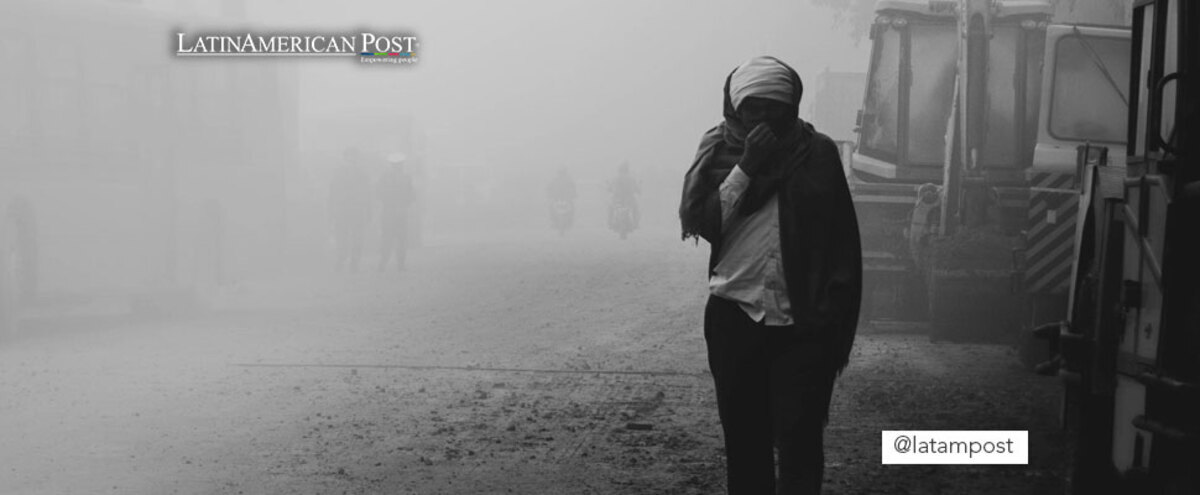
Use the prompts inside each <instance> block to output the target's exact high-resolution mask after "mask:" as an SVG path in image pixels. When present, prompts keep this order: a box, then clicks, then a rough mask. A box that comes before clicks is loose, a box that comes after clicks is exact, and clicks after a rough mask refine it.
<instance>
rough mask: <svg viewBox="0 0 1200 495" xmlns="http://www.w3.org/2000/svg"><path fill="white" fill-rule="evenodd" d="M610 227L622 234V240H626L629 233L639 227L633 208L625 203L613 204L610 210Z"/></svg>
mask: <svg viewBox="0 0 1200 495" xmlns="http://www.w3.org/2000/svg"><path fill="white" fill-rule="evenodd" d="M608 227H609V228H611V229H612V230H613V231H614V232H616V233H617V235H619V236H621V240H625V239H626V238H627V237H628V236H629V233H630V232H633V230H634V229H636V228H637V218H636V217H635V216H634V212H633V208H632V207H630V206H629V205H628V204H625V203H617V204H615V205H613V207H612V209H611V211H610V212H609V217H608Z"/></svg>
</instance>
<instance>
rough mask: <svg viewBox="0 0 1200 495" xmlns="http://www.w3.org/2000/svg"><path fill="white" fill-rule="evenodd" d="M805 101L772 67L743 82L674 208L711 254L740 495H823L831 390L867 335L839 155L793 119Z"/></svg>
mask: <svg viewBox="0 0 1200 495" xmlns="http://www.w3.org/2000/svg"><path fill="white" fill-rule="evenodd" d="M802 92H803V86H802V85H801V83H800V77H799V76H798V75H797V74H796V72H795V71H794V70H792V68H791V67H788V66H787V65H786V64H784V63H783V62H781V61H779V60H777V59H775V58H771V57H758V58H754V59H751V60H750V61H748V62H746V63H744V64H742V65H740V66H739V67H738V68H737V69H735V70H734V71H733V72H732V73H731V74H730V75H729V76H728V78H727V79H726V81H725V95H724V100H725V104H724V107H725V108H724V114H725V121H724V122H722V123H721V124H719V125H717V126H716V127H714V128H713V129H711V130H709V131H708V132H707V133H706V134H705V135H704V137H703V139H702V140H701V142H700V149H699V151H698V152H697V153H696V159H695V162H694V163H693V165H692V167H691V169H690V170H689V171H688V173H687V177H686V179H685V181H684V189H683V200H682V203H681V205H680V209H679V214H680V220H681V222H682V227H683V236H684V238H685V239H687V238H689V237H695V238H703V239H704V240H706V241H708V243H709V245H710V247H711V250H712V251H711V255H710V257H709V264H708V268H709V281H708V287H709V292H710V296H709V298H708V303H707V307H706V308H705V311H704V337H705V341H706V342H707V344H708V362H709V367H710V368H711V370H712V374H713V382H714V384H715V388H716V393H717V408H718V412H719V414H720V418H721V426H722V428H723V430H724V434H725V456H726V462H727V468H728V472H727V475H728V487H729V493H730V494H732V495H747V494H750V495H765V494H815V493H820V490H821V481H822V478H823V476H824V474H823V473H824V462H825V461H824V442H823V434H824V428H825V423H826V421H827V415H828V411H829V403H830V397H831V394H832V391H833V382H834V378H835V377H836V376H837V375H838V374H839V373H840V372H841V370H842V369H843V368H845V366H846V363H847V361H848V360H849V356H850V347H851V345H852V344H853V342H854V334H855V328H856V325H857V323H858V311H859V305H860V298H861V289H862V252H861V247H860V243H859V235H858V225H857V220H856V217H855V213H854V204H853V202H852V201H851V198H850V191H849V188H848V187H847V184H846V178H845V175H844V174H843V172H842V165H841V162H840V159H839V158H838V149H837V146H836V145H835V144H834V143H833V141H832V140H831V139H830V138H829V137H827V136H825V135H823V134H821V133H819V132H817V131H816V130H815V129H814V128H813V126H812V125H810V124H808V123H807V122H804V121H802V120H799V119H798V118H797V117H796V114H797V111H798V106H799V104H800V96H801V94H802ZM777 466H778V471H776V469H777Z"/></svg>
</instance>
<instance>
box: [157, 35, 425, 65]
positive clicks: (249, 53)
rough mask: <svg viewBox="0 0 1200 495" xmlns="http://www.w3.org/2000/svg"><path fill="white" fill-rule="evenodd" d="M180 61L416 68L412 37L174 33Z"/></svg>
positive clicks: (417, 44)
mask: <svg viewBox="0 0 1200 495" xmlns="http://www.w3.org/2000/svg"><path fill="white" fill-rule="evenodd" d="M173 41H174V45H175V46H174V49H175V56H177V57H226V58H238V57H356V58H358V60H359V62H361V63H364V64H415V63H417V61H418V60H420V57H419V56H418V51H419V50H420V47H421V41H420V39H418V38H417V36H416V35H415V34H412V33H391V32H388V33H380V32H360V33H254V32H248V33H187V32H183V31H180V32H176V33H174V40H173Z"/></svg>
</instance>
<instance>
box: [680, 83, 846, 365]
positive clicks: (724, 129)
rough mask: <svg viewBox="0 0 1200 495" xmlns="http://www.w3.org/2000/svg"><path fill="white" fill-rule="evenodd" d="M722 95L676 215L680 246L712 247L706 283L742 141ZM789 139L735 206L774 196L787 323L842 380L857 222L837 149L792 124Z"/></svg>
mask: <svg viewBox="0 0 1200 495" xmlns="http://www.w3.org/2000/svg"><path fill="white" fill-rule="evenodd" d="M798 84H799V82H798V77H797V85H798ZM728 93H729V91H728V82H727V83H726V112H725V113H726V115H725V117H726V121H725V122H722V123H721V124H719V125H717V126H716V127H714V128H712V129H711V130H709V131H708V132H707V133H705V135H704V137H703V138H702V139H701V142H700V149H699V151H698V152H697V153H696V159H695V161H694V163H693V164H692V167H691V169H690V170H688V173H687V176H686V179H685V181H684V188H683V199H682V202H681V204H680V210H679V215H680V220H681V223H682V226H683V236H684V238H685V239H686V238H689V237H702V238H704V240H706V241H708V243H709V245H710V247H711V254H710V256H709V266H708V268H709V273H710V275H711V274H712V270H713V269H714V268H715V267H716V264H717V261H718V259H717V257H718V253H720V250H721V241H722V238H721V200H720V196H719V193H718V188H719V187H720V185H721V182H722V181H724V179H725V177H726V176H727V175H729V172H730V171H731V170H732V169H733V166H734V165H735V164H737V162H738V161H739V160H740V159H741V155H742V147H741V144H740V143H742V142H743V140H744V135H745V133H744V132H740V130H739V129H736V127H737V126H739V125H740V123H739V122H737V120H736V119H737V117H736V113H734V112H733V111H732V106H731V105H730V104H729V97H728ZM797 93H798V92H797ZM798 102H799V96H798V95H797V103H798ZM792 133H793V135H790V136H789V139H786V140H785V141H787V142H789V143H791V146H790V147H789V149H787V150H786V151H785V152H782V153H780V154H778V155H776V156H775V157H774V158H773V159H775V160H777V161H778V162H779V163H777V164H776V166H775V167H773V170H776V171H777V172H776V174H775V175H773V176H767V175H766V174H764V176H761V177H760V176H756V177H753V178H752V179H751V182H750V186H749V188H748V189H747V190H746V192H745V193H743V194H744V196H743V199H742V202H743V203H745V202H747V201H750V202H751V203H757V204H758V205H759V206H761V204H763V203H765V200H764V199H763V198H769V196H770V195H771V194H776V193H777V194H779V230H780V250H781V251H782V253H781V258H782V263H783V271H784V279H785V280H786V282H787V287H788V299H789V301H790V302H791V308H792V319H793V320H794V321H795V325H797V327H798V329H799V330H800V331H804V332H816V334H817V336H818V339H819V341H820V342H821V344H822V345H823V346H824V347H825V353H824V355H825V357H826V359H825V361H824V363H823V364H824V365H826V366H827V367H828V369H829V370H831V371H835V372H837V373H841V371H842V370H843V369H845V367H846V364H847V363H848V362H849V357H850V349H851V347H852V346H853V344H854V336H855V331H856V329H857V327H858V314H859V306H860V304H861V300H862V246H861V243H860V240H859V232H858V220H857V217H856V215H855V213H854V203H853V201H852V200H851V197H850V189H849V186H848V185H847V183H846V177H845V175H844V171H843V169H842V163H841V158H840V155H839V153H838V148H837V145H835V144H834V142H833V140H831V139H830V138H829V137H828V136H825V135H824V134H821V133H819V132H816V131H815V130H814V129H813V127H812V126H811V125H809V124H808V123H807V122H804V121H801V120H799V119H797V123H796V127H794V128H793V130H792Z"/></svg>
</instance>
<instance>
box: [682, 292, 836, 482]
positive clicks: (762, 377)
mask: <svg viewBox="0 0 1200 495" xmlns="http://www.w3.org/2000/svg"><path fill="white" fill-rule="evenodd" d="M804 330H805V329H803V328H800V329H797V328H796V327H795V326H787V327H768V326H766V325H764V324H763V323H757V322H755V321H754V320H751V319H750V317H749V316H747V315H746V313H745V312H744V311H742V309H741V308H740V307H739V306H738V304H737V303H735V302H733V301H729V300H726V299H723V298H720V297H716V296H710V297H709V299H708V305H707V306H706V307H705V310H704V338H705V341H706V342H707V343H708V365H709V368H710V369H711V370H712V374H713V381H714V383H715V385H716V390H717V410H718V413H719V414H720V417H721V427H722V429H723V430H724V433H725V457H726V463H727V468H728V472H727V475H728V484H729V494H730V495H770V494H779V495H783V494H787V495H791V494H810V493H812V494H816V493H820V491H821V480H822V478H823V477H824V470H825V453H824V443H823V438H822V436H823V433H824V429H825V419H826V414H827V413H828V411H829V400H830V396H831V395H832V393H833V379H834V374H833V373H832V372H831V371H829V370H828V367H827V366H823V365H822V364H821V361H822V355H821V352H822V351H821V347H820V345H819V344H818V343H817V342H815V341H813V339H812V338H811V336H810V334H807V333H806V332H805V331H804ZM776 453H777V454H778V457H776ZM776 462H778V472H776Z"/></svg>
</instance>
